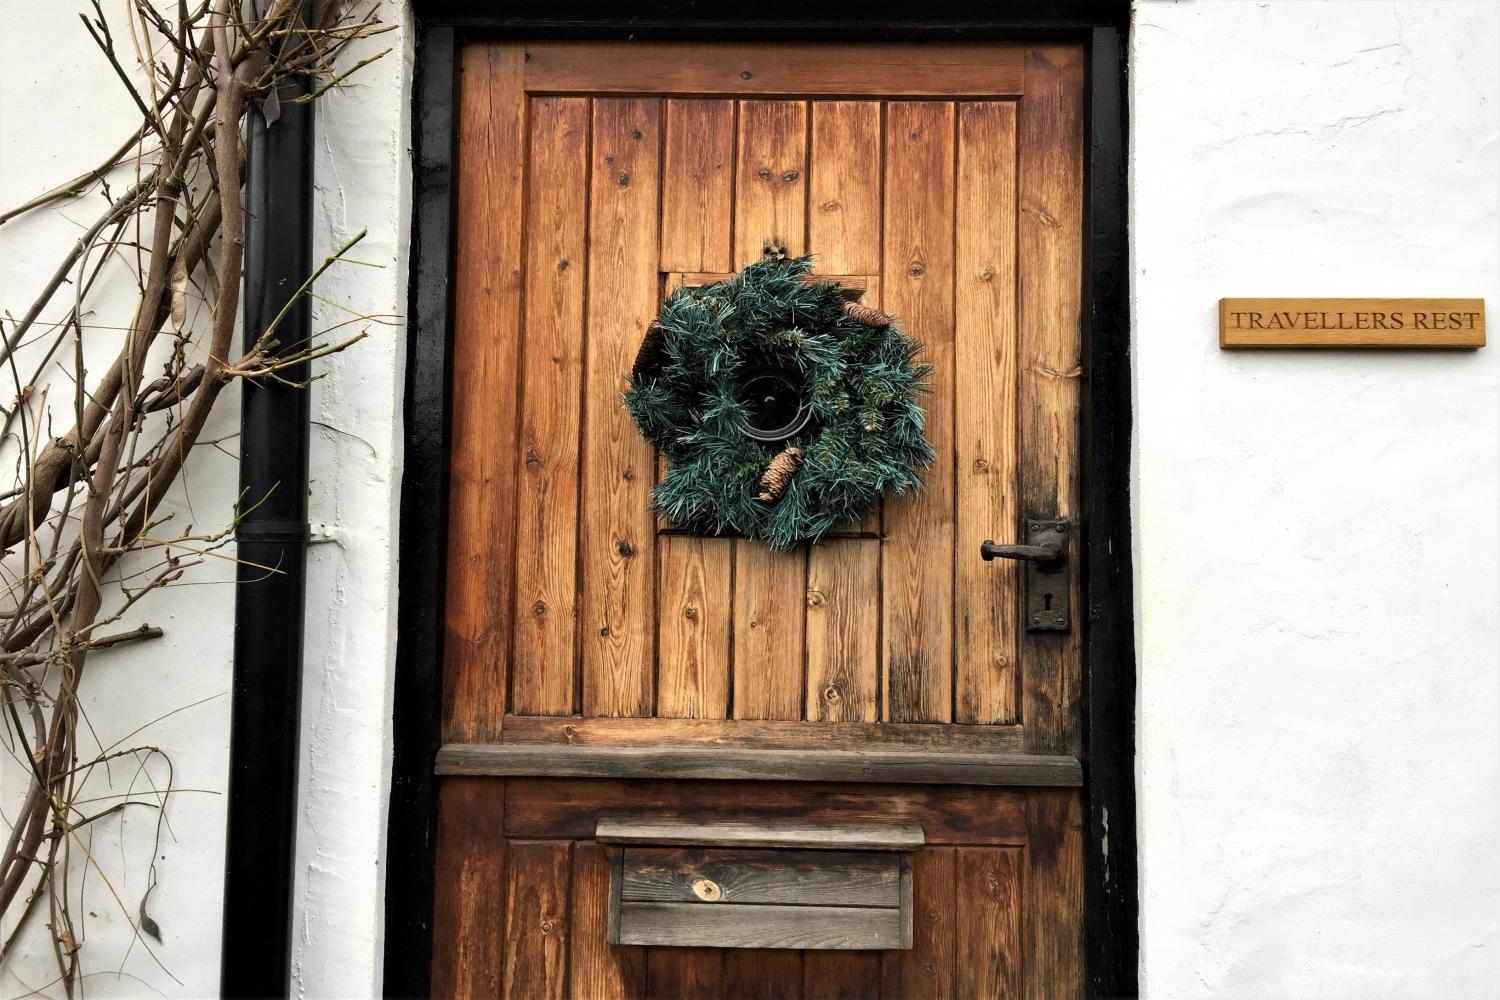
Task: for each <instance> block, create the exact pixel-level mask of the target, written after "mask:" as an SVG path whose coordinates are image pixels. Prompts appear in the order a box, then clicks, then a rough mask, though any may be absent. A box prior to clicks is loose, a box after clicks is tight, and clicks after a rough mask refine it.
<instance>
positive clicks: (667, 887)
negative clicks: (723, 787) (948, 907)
mask: <svg viewBox="0 0 1500 1000" xmlns="http://www.w3.org/2000/svg"><path fill="white" fill-rule="evenodd" d="M917 832H918V835H919V836H920V833H921V831H920V830H918V831H917ZM702 879H708V880H709V881H710V882H712V883H713V885H714V886H715V887H716V889H717V892H718V893H719V895H718V896H717V897H716V898H715V899H713V900H706V899H705V897H704V896H703V894H702V892H701V891H700V890H699V889H695V888H694V886H695V885H696V884H697V883H699V881H700V880H702ZM900 883H901V865H900V862H899V861H898V859H897V856H896V855H895V854H892V853H889V852H876V851H808V850H718V849H707V850H705V849H701V848H692V847H688V848H682V847H678V848H672V847H632V848H627V849H626V851H625V866H624V882H623V885H622V886H621V898H622V899H623V900H625V901H626V902H637V903H646V902H655V903H699V902H725V903H785V904H795V905H798V906H888V907H897V906H899V896H900Z"/></svg>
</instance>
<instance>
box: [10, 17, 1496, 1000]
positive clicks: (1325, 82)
mask: <svg viewBox="0 0 1500 1000" xmlns="http://www.w3.org/2000/svg"><path fill="white" fill-rule="evenodd" d="M22 8H24V10H25V17H24V19H23V22H22V23H24V24H25V26H26V27H25V29H24V30H16V31H9V32H4V33H0V143H3V148H4V152H5V155H4V157H3V158H0V202H3V203H5V204H11V203H14V202H16V201H18V200H20V199H22V198H25V197H27V196H29V195H31V194H33V193H35V192H37V191H39V190H42V189H43V188H45V187H47V186H49V185H50V183H52V182H54V181H55V180H56V179H57V178H58V177H60V176H62V175H65V174H67V175H70V174H71V173H74V172H77V171H79V170H81V169H83V168H84V167H85V166H86V165H88V164H89V163H90V162H91V160H92V159H93V158H96V157H97V155H98V154H99V153H101V152H103V151H105V150H106V149H107V148H108V147H109V146H110V145H111V144H112V142H113V141H115V140H114V130H113V129H112V128H111V122H114V121H117V120H118V118H119V116H120V115H121V114H123V113H124V111H125V110H126V109H125V106H124V105H123V104H119V105H118V106H117V105H116V104H112V103H110V101H111V100H112V99H113V95H114V94H115V88H114V87H113V85H112V83H111V81H110V78H109V73H108V70H107V68H106V67H104V65H103V64H102V63H99V62H97V61H94V60H90V59H89V58H86V57H84V56H82V55H81V56H80V58H78V59H69V60H58V59H56V58H55V53H57V52H63V51H77V52H82V51H83V49H82V36H81V30H82V29H81V27H80V26H78V24H77V20H76V10H75V9H74V8H75V5H72V4H41V5H38V4H32V3H24V2H23V0H0V19H4V20H5V22H6V23H15V22H16V20H18V19H20V14H19V12H20V11H21V10H22ZM382 9H383V12H384V16H385V18H386V20H387V21H389V22H391V23H394V24H396V25H398V26H399V30H398V31H396V32H393V33H390V34H387V35H385V36H382V38H381V39H378V40H377V41H376V43H375V44H378V47H379V48H384V47H386V46H388V45H393V46H394V47H395V51H393V52H392V53H391V54H390V55H388V56H386V57H385V58H384V59H383V60H381V61H380V62H378V63H376V64H374V65H373V66H370V67H367V68H366V69H364V70H362V71H361V73H360V75H359V77H357V78H356V80H355V81H354V83H353V84H352V85H351V86H350V87H349V88H348V89H347V90H346V91H345V92H343V93H340V94H338V95H335V96H334V97H332V98H331V99H330V100H329V101H328V102H327V103H325V104H324V105H323V107H322V110H321V112H320V116H319V127H318V153H317V166H316V169H317V184H318V220H317V221H318V236H317V240H318V248H319V251H320V252H323V251H326V250H327V249H329V248H331V247H333V246H336V245H338V244H339V243H341V242H342V241H343V240H344V239H345V238H347V237H348V236H349V235H352V233H353V232H355V231H357V230H359V229H361V228H368V229H369V236H368V237H367V238H366V240H365V242H364V244H363V245H362V247H361V249H360V251H359V252H358V253H357V254H356V256H358V257H359V258H360V259H362V260H366V261H371V262H374V263H378V264H380V265H381V267H379V268H345V269H341V270H339V271H338V272H336V273H335V274H334V275H333V276H332V277H331V278H330V280H329V281H328V282H327V283H326V284H325V286H324V288H323V289H322V292H323V294H324V295H325V296H326V297H328V298H329V299H331V300H333V301H336V302H342V303H346V304H348V305H350V306H353V307H357V308H358V309H360V310H361V311H364V312H369V313H378V314H384V315H390V316H393V317H403V318H404V314H405V311H406V291H405V289H406V276H405V258H406V234H407V232H408V230H409V221H410V220H409V215H410V198H411V186H410V178H409V170H408V151H409V122H408V120H407V119H408V111H409V88H410V79H411V66H410V60H411V57H412V55H413V43H414V36H413V33H412V32H411V30H410V26H409V25H408V24H407V15H406V10H405V4H404V3H400V2H393V0H386V2H385V3H383V5H382ZM373 47H374V46H373V45H372V46H369V47H366V49H365V50H363V51H364V52H365V53H368V52H369V51H372V50H373ZM356 58H357V57H356ZM1131 73H1132V80H1131V99H1132V136H1131V147H1132V198H1133V213H1132V246H1133V254H1134V258H1133V259H1134V265H1133V266H1134V272H1135V273H1134V297H1135V307H1134V309H1135V315H1134V320H1133V328H1134V334H1135V339H1136V348H1135V362H1136V370H1135V379H1136V400H1137V438H1136V440H1137V448H1136V469H1135V480H1136V482H1135V500H1136V505H1137V507H1136V511H1135V517H1136V526H1137V538H1136V562H1137V573H1138V580H1137V595H1138V602H1139V603H1138V615H1139V633H1140V637H1139V653H1140V664H1139V670H1140V704H1139V723H1140V759H1139V795H1140V803H1139V806H1140V828H1139V834H1140V845H1141V861H1142V916H1141V919H1142V931H1143V936H1142V944H1143V953H1142V963H1141V969H1142V982H1143V986H1144V988H1145V990H1146V993H1147V994H1148V995H1149V996H1152V997H1163V998H1178V997H1183V998H1187V997H1203V996H1215V997H1277V998H1282V997H1320V998H1365V997H1413V998H1415V997H1423V998H1426V997H1463V998H1470V997H1494V996H1497V995H1500V860H1497V857H1500V856H1497V852H1496V848H1497V846H1500V737H1497V732H1500V344H1496V345H1494V346H1491V347H1488V348H1485V349H1484V350H1481V351H1478V352H1466V353H1451V354H1449V353H1389V354H1379V353H1374V352H1355V351H1340V352H1327V353H1238V354H1229V353H1225V352H1221V351H1220V350H1219V349H1218V347H1217V342H1216V337H1215V305H1216V302H1217V300H1218V298H1219V297H1220V296H1223V295H1381V294H1409V295H1462V296H1484V297H1485V298H1486V299H1487V300H1488V301H1489V304H1490V307H1491V310H1492V312H1493V310H1494V309H1495V306H1496V303H1497V302H1500V142H1497V139H1500V5H1497V4H1496V3H1494V2H1490V0H1475V2H1466V0H1397V2H1391V0H1335V2H1322V0H1270V2H1251V0H1186V2H1168V0H1141V2H1140V3H1139V5H1138V10H1137V19H1136V27H1135V31H1134V37H1133V42H1132V69H1131ZM101 95H104V99H101ZM63 133H66V134H67V135H68V136H69V137H70V138H69V141H67V142H59V141H58V136H59V135H61V134H63ZM71 231H72V230H71V224H70V223H68V222H67V221H66V220H65V219H63V218H60V217H56V216H53V217H39V218H36V219H31V220H25V221H23V222H16V223H12V224H10V225H7V226H6V227H4V228H3V229H0V247H3V253H0V306H3V307H6V308H11V309H13V310H14V309H15V307H16V303H17V302H18V301H20V300H21V297H22V296H23V295H24V293H25V291H26V290H27V289H29V288H32V287H34V286H35V285H36V283H37V282H38V281H39V280H40V277H41V275H42V274H43V273H44V269H45V268H47V266H48V263H47V262H48V260H49V255H50V254H52V253H54V252H55V248H56V247H57V246H59V245H60V244H61V243H63V242H64V241H66V240H67V239H68V238H69V234H70V232H71ZM104 308H105V306H104V304H103V303H101V310H103V309H104ZM335 314H336V310H333V309H332V307H326V306H325V307H320V308H319V310H318V318H319V322H320V323H322V322H325V321H327V322H332V321H336V320H335ZM100 322H101V323H108V322H110V321H109V320H101V321H100ZM372 334H373V335H372V337H371V338H370V339H369V340H367V341H365V342H364V343H362V344H360V345H359V346H358V348H356V349H355V350H353V351H351V352H348V353H346V354H343V355H341V356H339V357H337V358H335V359H333V360H332V361H330V362H329V363H328V365H327V370H328V372H329V377H328V378H327V379H325V380H324V381H321V382H319V383H318V384H317V386H316V387H315V389H314V390H313V391H314V393H315V397H314V421H315V424H314V427H313V473H312V475H313V483H312V497H311V500H312V520H313V521H314V523H315V526H316V532H317V535H318V538H319V544H317V545H316V546H315V548H314V549H313V565H312V575H311V579H310V580H309V595H310V596H309V609H308V633H307V679H306V685H305V705H304V719H305V732H306V740H305V744H304V747H303V754H302V775H301V791H302V799H301V817H300V823H299V844H298V861H299V864H298V882H297V893H296V897H297V904H296V913H295V933H296V941H295V952H294V956H293V974H294V985H295V988H296V990H297V992H298V994H299V995H303V996H308V997H357V996H368V995H371V994H373V993H375V992H376V991H377V990H378V986H379V982H380V966H381V951H382V948H383V940H382V931H381V915H382V911H381V905H382V904H381V882H382V879H383V872H384V868H385V866H386V865H388V864H391V865H398V864H402V863H404V859H400V858H395V859H387V858H385V856H384V839H385V827H386V819H387V817H386V811H385V810H386V806H385V802H386V793H385V786H386V783H387V776H388V771H389V752H390V725H389V720H390V707H391V705H390V691H391V686H390V680H391V671H392V655H393V650H394V637H395V618H394V613H395V599H396V592H395V583H396V569H397V567H396V564H395V555H396V550H395V546H394V539H395V537H396V531H397V524H396V514H397V499H398V492H399V470H400V466H401V454H400V441H401V438H400V406H401V396H402V392H403V378H404V373H403V371H402V359H403V356H404V355H403V342H402V337H403V334H404V327H403V326H402V325H400V324H399V323H398V325H396V326H394V327H379V326H377V327H374V328H373V329H372ZM225 426H226V428H228V429H229V430H232V429H233V426H234V421H233V418H232V414H231V415H230V416H229V417H228V418H226V424H225ZM194 476H195V478H194V479H193V480H192V481H191V482H190V484H189V485H190V487H191V499H192V502H193V504H194V505H195V508H196V509H198V510H202V509H203V507H204V506H205V505H207V506H210V507H211V506H213V505H215V504H218V505H220V506H223V507H226V508H227V505H228V504H229V503H231V502H232V499H233V488H234V486H233V484H234V476H233V469H232V466H231V465H229V463H227V461H226V462H224V463H217V464H216V463H205V464H204V465H203V466H201V467H199V469H198V470H197V471H195V473H194ZM184 505H185V501H184ZM209 570H210V572H212V571H213V570H214V567H209ZM225 576H227V573H226V572H219V573H218V577H219V578H224V577H225ZM201 578H203V577H200V579H201ZM232 606H233V595H232V593H231V592H230V591H229V589H228V588H227V587H224V586H205V587H194V588H192V589H191V590H190V591H181V592H178V597H177V598H176V603H173V602H172V601H171V600H168V602H167V604H166V605H165V606H163V607H161V608H159V609H152V610H151V611H150V612H149V613H148V614H146V615H145V617H146V618H147V619H148V620H151V621H153V622H155V623H159V624H163V625H165V626H166V627H167V628H168V634H167V637H166V638H165V639H164V640H162V642H161V643H160V644H157V645H155V646H154V647H153V648H152V650H150V651H147V650H145V649H142V650H139V651H132V652H126V651H121V652H119V653H118V654H113V655H112V657H111V658H110V659H109V660H108V661H107V662H108V664H109V666H108V667H107V668H106V669H101V670H99V671H97V672H96V673H95V674H94V675H92V676H91V679H90V684H91V685H92V687H91V691H90V697H91V718H92V720H93V722H94V724H95V726H96V727H101V726H102V727H104V728H105V729H106V730H107V731H108V732H109V733H113V734H114V736H118V735H123V734H124V733H127V732H129V731H130V730H131V729H133V728H134V727H135V726H137V725H139V724H140V723H142V722H144V721H147V720H148V719H150V718H153V717H155V716H156V715H159V714H161V713H162V712H164V711H166V710H168V709H170V708H174V707H178V706H179V705H186V704H188V703H190V702H193V701H196V700H198V699H200V698H204V697H208V698H210V699H211V700H209V701H207V702H206V703H204V704H202V705H199V706H197V707H194V708H192V709H189V710H187V711H184V712H182V713H180V714H178V715H175V716H172V717H171V718H169V719H166V720H163V721H161V722H159V723H157V724H156V725H155V726H153V727H152V728H151V729H149V730H148V731H147V733H149V734H150V737H151V742H153V743H156V744H158V745H161V746H163V747H164V748H165V749H169V750H171V752H172V753H173V755H174V760H175V761H176V762H177V765H178V771H177V782H178V784H179V786H182V787H192V788H201V789H205V790H206V791H205V792H203V793H194V794H184V795H183V796H181V797H179V798H178V799H177V800H176V801H175V802H174V803H173V804H172V806H171V810H170V812H169V816H170V818H171V820H172V824H173V837H172V838H169V840H168V841H167V844H166V846H165V847H164V848H163V849H162V850H160V851H158V852H157V853H158V855H159V857H158V863H157V871H158V877H159V878H160V880H161V885H160V886H159V887H158V889H157V890H156V893H155V895H154V896H153V905H152V912H153V914H154V915H155V916H156V918H157V919H158V920H159V921H160V923H161V925H162V929H163V932H164V934H165V936H166V943H165V944H164V945H163V946H162V947H161V948H159V949H157V953H158V955H159V957H160V958H161V959H162V962H163V964H164V965H165V966H166V967H167V969H168V970H170V972H171V975H172V976H175V977H176V980H177V982H174V981H173V979H172V978H171V977H169V976H167V975H165V974H163V972H162V970H160V969H158V968H157V967H156V966H155V965H154V964H153V963H152V962H151V961H150V959H149V957H146V956H143V955H142V954H141V953H140V949H139V947H137V948H136V949H135V950H134V952H132V954H131V956H130V958H129V959H128V961H126V962H125V963H124V965H123V969H124V972H123V974H116V972H115V970H117V969H119V968H121V967H122V966H121V956H123V955H124V953H125V951H126V949H127V948H128V946H129V937H128V934H127V933H125V931H126V929H125V927H124V925H123V922H121V921H120V920H118V919H117V918H115V917H112V916H111V910H110V909H109V907H108V906H102V907H101V908H99V909H97V912H98V913H99V914H100V916H99V917H98V918H97V921H96V923H94V924H93V925H92V926H93V929H92V930H91V932H90V939H89V948H90V950H91V951H92V952H93V953H94V956H95V957H94V959H93V960H92V962H91V966H90V968H91V970H93V971H95V972H97V973H98V974H97V975H95V976H94V977H92V978H91V979H90V980H89V982H88V986H87V989H88V992H89V994H90V995H92V996H96V997H104V996H117V995H118V996H127V995H129V996H140V995H156V994H157V993H158V992H159V993H160V994H161V995H165V996H171V997H196V996H208V995H213V994H214V993H215V992H216V989H217V968H218V953H219V943H218V934H219V916H218V903H219V894H220V892H221V888H222V887H221V882H222V845H223V802H222V797H220V796H217V795H214V794H212V793H213V792H216V791H222V789H223V784H224V771H225V767H226V763H227V761H226V751H225V742H224V727H225V725H226V722H227V718H228V698H227V692H228V686H229V654H230V647H229V633H228V631H227V622H228V621H229V620H230V619H229V615H230V614H231V612H232ZM97 662H100V663H104V662H106V661H104V660H103V659H102V658H101V659H100V660H99V661H97ZM147 677H149V678H151V683H152V684H153V685H155V687H154V688H147V687H144V686H143V684H144V680H143V679H144V678H147ZM162 691H167V692H169V694H168V695H165V696H164V695H163V694H162V693H161V692H162ZM215 695H218V697H217V698H215V697H213V696H215ZM144 736H145V734H143V738H144ZM111 738H113V736H108V737H106V742H107V741H108V739H111ZM3 774H4V777H5V781H6V785H5V788H4V799H3V800H0V801H3V803H4V804H5V805H6V807H7V808H9V802H10V796H11V795H12V794H14V793H13V787H14V783H13V781H12V772H10V771H6V772H3ZM144 826H145V821H144V820H142V821H139V822H138V821H137V820H135V819H133V818H130V819H127V820H126V821H124V825H123V831H122V825H121V824H116V826H114V827H110V828H105V827H102V826H101V827H100V828H99V830H98V831H97V832H96V837H100V838H103V839H102V842H101V846H103V847H106V848H107V849H108V850H109V851H111V852H114V855H115V856H118V855H119V852H120V848H119V847H118V846H117V844H118V843H119V842H121V841H122V840H123V842H124V844H125V847H126V852H125V855H124V856H125V857H126V858H127V868H128V870H129V873H130V874H129V876H128V878H131V879H134V881H131V882H127V885H128V886H129V887H130V889H131V891H134V893H135V896H131V895H130V893H129V892H122V896H124V898H126V899H128V900H132V905H133V899H134V898H138V894H139V889H140V888H141V886H142V885H143V882H142V880H143V879H144V877H145V876H144V868H143V858H144V855H141V854H139V850H140V841H139V839H138V838H139V837H140V836H141V835H142V833H143V829H144ZM138 827H140V828H141V829H138ZM111 831H113V832H111ZM145 832H149V831H145ZM131 838H137V839H135V840H132V839H131ZM132 845H134V846H132ZM146 849H147V850H148V851H149V841H148V842H146ZM132 850H134V851H136V852H137V853H134V854H132V853H131V851H132ZM105 901H107V900H105ZM41 948H42V944H41V942H40V939H38V941H37V942H36V943H34V945H33V951H34V953H28V954H27V955H23V956H21V957H20V959H19V960H18V961H17V962H16V964H15V966H14V969H15V971H16V973H18V974H20V975H21V976H23V977H25V980H24V981H25V986H26V988H31V987H36V986H41V985H42V984H43V982H45V978H44V973H45V968H46V958H47V956H46V955H45V953H44V952H43V951H42V950H40V949H41ZM39 977H43V978H39ZM20 982H21V980H18V979H14V978H6V976H5V975H0V995H6V996H9V995H14V994H15V993H17V992H24V990H17V989H16V987H17V985H18V983H20Z"/></svg>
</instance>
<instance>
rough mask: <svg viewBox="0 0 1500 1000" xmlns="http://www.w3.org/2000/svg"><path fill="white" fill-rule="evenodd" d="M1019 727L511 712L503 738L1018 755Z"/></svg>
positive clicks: (584, 743) (586, 743)
mask: <svg viewBox="0 0 1500 1000" xmlns="http://www.w3.org/2000/svg"><path fill="white" fill-rule="evenodd" d="M1022 740H1023V736H1022V732H1021V727H1020V726H948V725H929V724H923V723H899V722H898V723H889V722H873V723H867V722H828V721H818V722H801V721H778V720H769V719H761V720H743V721H742V720H739V719H730V720H719V719H584V718H580V717H579V716H568V717H566V718H558V717H538V716H512V717H508V718H507V719H506V720H505V736H504V742H506V743H564V744H570V745H573V746H648V747H662V748H665V747H726V748H738V749H766V750H777V749H780V750H859V751H863V752H868V751H876V750H889V751H907V750H930V751H943V752H947V751H955V752H963V753H1019V752H1020V751H1021V743H1022Z"/></svg>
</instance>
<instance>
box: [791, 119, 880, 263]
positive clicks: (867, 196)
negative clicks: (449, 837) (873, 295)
mask: <svg viewBox="0 0 1500 1000" xmlns="http://www.w3.org/2000/svg"><path fill="white" fill-rule="evenodd" d="M811 141H812V155H811V157H810V170H811V174H812V176H811V177H810V178H809V186H808V213H807V214H808V223H807V225H808V233H807V246H808V250H809V251H810V252H811V253H812V254H814V256H815V257H816V260H817V267H818V268H819V269H820V270H823V271H828V272H830V273H839V274H879V273H880V265H881V261H880V232H881V222H880V211H881V205H880V192H881V187H880V186H881V176H880V104H879V102H877V101H814V102H813V105H812V140H811Z"/></svg>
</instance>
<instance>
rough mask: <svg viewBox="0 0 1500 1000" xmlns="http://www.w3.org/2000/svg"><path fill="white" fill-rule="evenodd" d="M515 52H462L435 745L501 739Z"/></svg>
mask: <svg viewBox="0 0 1500 1000" xmlns="http://www.w3.org/2000/svg"><path fill="white" fill-rule="evenodd" d="M522 59H523V53H522V50H521V48H520V46H518V45H472V46H465V47H464V50H463V56H462V60H463V86H462V87H461V88H460V92H459V109H458V117H459V132H460V134H462V136H463V141H462V142H460V143H459V144H458V156H457V160H458V163H457V175H458V180H457V185H458V190H457V206H456V208H455V211H454V215H453V218H454V222H453V225H454V230H453V238H454V246H455V257H454V281H455V285H456V287H457V288H459V289H461V294H459V295H457V296H456V297H455V298H454V303H453V353H454V356H455V357H460V358H463V359H464V362H463V364H461V365H455V366H454V369H453V380H452V390H451V391H452V401H453V418H452V427H451V434H452V437H451V442H450V449H451V450H450V452H449V480H448V482H449V485H448V501H449V503H448V594H447V601H446V602H445V603H444V606H443V613H444V629H445V638H444V641H443V656H444V666H443V726H442V728H443V738H444V739H455V740H459V739H479V740H483V739H498V738H499V737H500V730H499V724H500V720H501V718H502V716H503V714H504V712H505V699H506V693H507V684H506V666H507V660H508V657H509V653H508V650H507V649H506V644H507V642H508V640H509V638H510V633H511V629H510V621H509V611H510V606H511V605H510V585H511V575H512V565H513V563H512V552H513V549H512V545H511V538H512V532H513V530H514V525H515V482H514V477H515V471H516V466H515V462H514V460H513V459H514V456H515V440H514V437H513V436H512V435H513V434H514V428H515V426H516V392H515V387H516V381H515V380H516V370H517V368H516V351H517V346H518V344H519V343H520V339H521V337H520V323H521V227H520V226H519V225H517V224H516V220H518V219H520V218H521V216H522V210H523V206H522V204H521V198H522V194H521V190H522V174H523V164H524V160H525V157H524V155H523V152H522V151H523V150H524V148H525V138H526V132H525V95H524V94H523V93H522V90H521V64H522Z"/></svg>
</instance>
